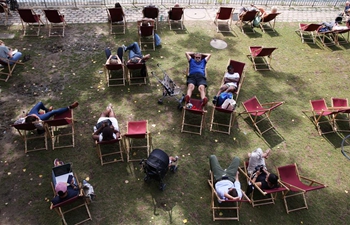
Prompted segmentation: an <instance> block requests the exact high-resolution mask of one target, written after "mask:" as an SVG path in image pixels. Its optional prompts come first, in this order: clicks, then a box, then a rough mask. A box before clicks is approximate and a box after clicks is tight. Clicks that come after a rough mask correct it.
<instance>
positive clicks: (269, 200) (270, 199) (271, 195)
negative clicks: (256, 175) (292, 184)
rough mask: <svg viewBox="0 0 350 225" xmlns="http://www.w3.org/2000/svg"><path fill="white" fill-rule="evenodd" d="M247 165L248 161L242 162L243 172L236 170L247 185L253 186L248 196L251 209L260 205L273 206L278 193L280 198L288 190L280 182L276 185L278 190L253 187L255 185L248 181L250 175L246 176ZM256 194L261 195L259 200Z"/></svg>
mask: <svg viewBox="0 0 350 225" xmlns="http://www.w3.org/2000/svg"><path fill="white" fill-rule="evenodd" d="M248 164H249V162H248V161H245V162H244V171H243V170H242V168H238V169H239V170H240V172H241V173H242V174H243V175H244V176H245V177H246V178H247V183H250V184H253V185H254V189H253V191H252V193H251V195H250V198H249V199H250V201H251V203H252V206H253V207H255V206H261V205H270V204H275V201H276V199H277V195H278V193H281V194H282V196H285V195H286V194H287V192H288V191H289V189H288V187H286V185H284V184H283V183H282V182H281V181H280V180H278V184H279V187H278V188H273V189H261V188H260V187H258V186H257V185H255V183H254V182H253V181H252V180H251V179H250V174H248V170H247V168H248ZM257 192H258V193H260V195H262V196H260V198H259V196H258V195H259V194H256V193H257ZM254 193H255V195H254ZM254 196H255V199H254ZM261 197H262V198H261Z"/></svg>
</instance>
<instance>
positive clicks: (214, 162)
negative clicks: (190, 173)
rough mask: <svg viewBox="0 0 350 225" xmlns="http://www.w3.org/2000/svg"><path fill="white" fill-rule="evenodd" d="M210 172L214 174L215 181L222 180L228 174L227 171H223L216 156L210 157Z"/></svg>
mask: <svg viewBox="0 0 350 225" xmlns="http://www.w3.org/2000/svg"><path fill="white" fill-rule="evenodd" d="M209 164H210V170H211V171H212V172H213V175H214V181H216V180H218V179H220V178H222V176H223V175H225V174H226V172H225V170H223V169H222V167H221V166H220V163H219V161H218V159H217V158H216V156H215V155H211V156H210V157H209Z"/></svg>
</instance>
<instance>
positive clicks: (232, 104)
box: [221, 98, 236, 111]
mask: <svg viewBox="0 0 350 225" xmlns="http://www.w3.org/2000/svg"><path fill="white" fill-rule="evenodd" d="M221 108H223V109H227V110H231V111H233V110H234V109H235V108H236V101H235V100H233V99H230V98H228V99H226V100H225V101H224V103H222V105H221Z"/></svg>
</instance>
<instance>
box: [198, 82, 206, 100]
mask: <svg viewBox="0 0 350 225" xmlns="http://www.w3.org/2000/svg"><path fill="white" fill-rule="evenodd" d="M198 91H199V93H200V96H201V99H204V98H205V86H204V85H199V87H198Z"/></svg>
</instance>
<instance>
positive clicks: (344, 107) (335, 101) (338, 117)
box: [329, 97, 350, 132]
mask: <svg viewBox="0 0 350 225" xmlns="http://www.w3.org/2000/svg"><path fill="white" fill-rule="evenodd" d="M331 101H332V107H330V108H329V109H331V110H337V111H338V112H337V113H335V114H334V115H333V120H334V126H335V127H336V130H337V131H340V132H350V106H349V102H348V99H347V98H334V97H332V98H331ZM342 115H346V118H344V117H342ZM338 122H347V123H348V129H346V130H344V129H342V126H340V124H339V123H338Z"/></svg>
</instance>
